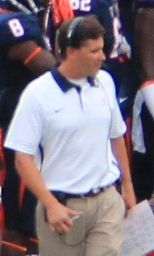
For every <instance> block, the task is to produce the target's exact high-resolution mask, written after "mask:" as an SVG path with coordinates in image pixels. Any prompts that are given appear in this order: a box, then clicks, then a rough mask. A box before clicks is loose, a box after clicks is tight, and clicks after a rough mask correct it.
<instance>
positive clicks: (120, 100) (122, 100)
mask: <svg viewBox="0 0 154 256" xmlns="http://www.w3.org/2000/svg"><path fill="white" fill-rule="evenodd" d="M127 99H128V97H124V98H120V99H119V102H120V103H123V102H124V101H126V100H127Z"/></svg>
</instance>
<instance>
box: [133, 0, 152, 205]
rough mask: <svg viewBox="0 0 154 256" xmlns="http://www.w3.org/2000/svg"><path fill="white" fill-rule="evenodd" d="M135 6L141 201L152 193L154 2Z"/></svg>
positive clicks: (136, 178)
mask: <svg viewBox="0 0 154 256" xmlns="http://www.w3.org/2000/svg"><path fill="white" fill-rule="evenodd" d="M136 4H137V6H136V7H137V8H136V17H135V53H136V63H137V65H136V66H137V71H138V77H139V91H138V93H137V95H136V99H135V103H134V122H133V146H134V147H133V149H134V152H133V168H132V170H133V183H134V189H135V192H136V196H137V198H138V201H142V200H144V199H150V198H151V196H152V193H153V190H154V132H153V131H154V121H153V119H154V101H153V98H154V68H153V67H154V37H153V33H154V31H153V24H154V1H153V0H137V1H136ZM141 28H142V29H141ZM139 135H140V136H139ZM141 142H142V143H141Z"/></svg>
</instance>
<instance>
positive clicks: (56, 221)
mask: <svg viewBox="0 0 154 256" xmlns="http://www.w3.org/2000/svg"><path fill="white" fill-rule="evenodd" d="M80 214H81V212H79V211H76V210H73V209H70V208H68V207H66V206H64V205H62V204H61V203H59V202H58V201H56V202H54V204H53V205H52V206H50V207H48V208H47V209H46V218H47V221H48V223H49V225H50V228H51V229H52V230H53V231H56V232H57V233H59V234H64V233H67V232H68V231H69V229H70V228H71V227H72V226H73V220H72V218H73V217H75V216H79V215H80Z"/></svg>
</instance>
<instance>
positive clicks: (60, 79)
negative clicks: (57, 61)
mask: <svg viewBox="0 0 154 256" xmlns="http://www.w3.org/2000/svg"><path fill="white" fill-rule="evenodd" d="M51 73H52V76H53V78H54V79H55V81H56V83H57V84H58V85H59V87H60V88H61V90H62V91H63V92H67V91H68V90H70V89H71V88H73V87H76V88H78V87H79V86H78V85H77V84H74V83H72V82H70V81H68V80H67V79H66V78H65V77H64V76H63V75H62V74H61V73H60V72H59V70H58V68H57V67H54V68H52V70H51ZM87 80H88V82H89V84H90V85H91V86H95V84H94V79H93V78H92V77H87Z"/></svg>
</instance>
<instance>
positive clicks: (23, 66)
mask: <svg viewBox="0 0 154 256" xmlns="http://www.w3.org/2000/svg"><path fill="white" fill-rule="evenodd" d="M19 6H20V7H21V10H20V9H18V8H17V6H14V5H13V4H12V3H10V2H8V1H1V3H0V49H1V54H0V128H1V129H2V131H3V133H4V135H5V133H6V131H7V129H8V125H9V122H10V120H11V118H12V114H13V112H14V109H15V106H16V104H17V102H18V98H19V95H20V93H21V91H22V90H23V89H24V87H25V86H26V85H27V83H28V82H30V81H31V80H32V79H34V78H36V77H37V76H39V75H40V74H42V73H43V72H45V71H47V70H50V68H51V67H52V66H53V65H54V63H55V59H54V57H53V55H52V54H51V53H50V52H49V51H48V50H47V49H46V45H45V42H44V38H43V34H42V29H41V27H40V24H39V20H38V18H37V16H36V14H35V13H34V12H33V11H32V10H31V9H28V8H26V7H25V6H24V5H21V4H20V5H19ZM23 133H24V130H23ZM2 150H3V149H2ZM4 153H5V164H6V173H5V179H4V182H3V184H1V185H2V201H3V206H4V211H5V227H6V228H7V229H9V230H16V231H21V232H22V233H25V234H31V235H34V234H35V225H34V221H33V218H34V217H33V208H34V205H35V204H36V199H35V198H34V197H33V196H32V195H31V194H30V192H29V191H28V190H25V192H24V194H23V198H22V199H21V200H20V196H21V191H20V180H19V178H18V175H17V174H16V171H15V170H14V154H13V152H12V151H11V150H5V152H4ZM1 155H2V154H1ZM1 172H2V171H1Z"/></svg>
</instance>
